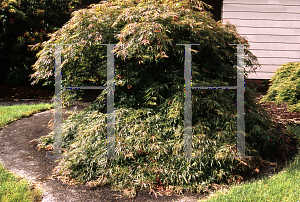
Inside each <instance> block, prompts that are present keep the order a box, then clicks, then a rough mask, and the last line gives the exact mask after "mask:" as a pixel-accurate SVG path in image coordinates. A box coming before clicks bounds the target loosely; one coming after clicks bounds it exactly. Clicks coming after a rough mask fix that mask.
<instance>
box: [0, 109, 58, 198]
mask: <svg viewBox="0 0 300 202" xmlns="http://www.w3.org/2000/svg"><path fill="white" fill-rule="evenodd" d="M50 108H53V104H36V105H25V104H23V105H14V106H0V129H1V128H2V127H4V126H5V125H7V124H9V123H11V122H13V121H15V120H18V119H21V118H22V117H26V116H30V115H32V114H34V113H37V112H40V111H43V110H47V109H50ZM41 193H42V191H41V190H39V189H36V188H33V187H32V186H31V185H30V183H29V182H28V181H27V180H26V179H24V178H21V177H19V176H16V175H14V174H12V173H11V172H9V171H8V170H7V169H5V168H4V167H3V166H2V164H0V201H1V202H15V201H18V202H32V201H38V200H39V198H40V196H41Z"/></svg>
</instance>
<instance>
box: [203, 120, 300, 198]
mask: <svg viewBox="0 0 300 202" xmlns="http://www.w3.org/2000/svg"><path fill="white" fill-rule="evenodd" d="M286 130H287V131H288V133H290V135H292V136H296V137H298V138H300V125H298V126H297V125H290V126H287V128H286ZM299 159H300V155H299V154H298V155H296V157H295V158H294V159H292V160H290V162H289V163H288V165H287V166H286V167H285V169H284V170H283V171H281V172H279V173H277V174H276V175H273V176H272V177H269V178H267V177H264V178H262V179H260V180H256V181H254V182H247V183H245V184H242V185H233V186H232V187H231V188H230V190H223V191H218V192H215V193H214V194H213V195H211V196H210V197H209V198H208V199H205V200H199V202H200V201H208V202H215V201H288V202H292V201H300V189H299V184H300V161H299Z"/></svg>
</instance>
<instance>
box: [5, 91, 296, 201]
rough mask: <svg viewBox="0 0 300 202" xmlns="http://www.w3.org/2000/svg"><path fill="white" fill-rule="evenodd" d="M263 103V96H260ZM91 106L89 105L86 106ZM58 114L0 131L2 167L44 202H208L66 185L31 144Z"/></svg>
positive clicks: (281, 111) (274, 109) (275, 109)
mask: <svg viewBox="0 0 300 202" xmlns="http://www.w3.org/2000/svg"><path fill="white" fill-rule="evenodd" d="M257 99H259V95H258V96H257ZM37 102H51V100H49V99H48V100H37V101H11V100H10V101H6V102H3V101H2V102H0V105H11V104H16V103H28V104H29V103H37ZM83 104H85V106H86V105H88V104H87V103H83ZM262 106H263V107H264V108H265V109H267V110H269V113H270V115H271V116H272V117H273V118H274V120H275V121H276V120H277V119H278V120H282V121H283V120H285V121H298V120H299V114H297V113H289V112H287V111H286V108H284V107H280V106H275V105H273V104H271V103H269V104H265V105H262ZM74 107H75V106H72V107H71V109H70V110H67V109H65V108H64V109H63V112H64V113H63V119H66V118H67V116H68V111H69V112H70V111H71V110H73V109H74ZM77 107H78V108H77V110H82V109H84V106H83V105H78V106H77ZM53 114H54V110H53V109H52V110H48V111H44V112H41V113H37V114H34V115H32V116H30V117H27V118H23V119H21V120H18V121H15V122H13V123H11V124H9V125H7V126H5V127H4V128H3V129H2V130H0V160H1V162H2V164H3V165H4V166H5V167H6V168H8V169H9V170H10V171H12V172H14V173H16V174H19V175H21V176H25V177H26V178H28V179H29V180H30V181H31V183H32V184H33V185H34V186H37V187H41V188H42V189H43V190H44V195H43V198H42V199H41V201H45V202H46V201H47V202H54V201H70V202H71V201H145V202H146V201H161V202H162V201H164V202H165V201H170V202H171V201H178V202H179V201H189V202H190V201H197V200H198V199H200V198H202V199H203V198H206V197H207V195H204V194H190V193H185V194H184V196H179V195H176V194H173V195H171V196H165V195H164V196H159V195H158V196H157V198H156V197H155V196H154V195H149V193H148V192H145V191H139V192H138V194H137V196H136V197H135V198H134V199H126V198H124V197H123V196H122V193H121V192H115V191H111V190H110V187H109V186H104V187H97V188H91V187H88V186H86V185H75V186H70V185H68V184H64V183H63V182H62V181H61V180H59V179H58V178H57V176H55V175H54V174H53V169H54V168H55V167H56V165H57V163H56V162H55V159H51V158H46V156H49V153H47V152H46V151H38V149H37V147H36V144H34V143H31V142H30V141H31V140H33V139H36V138H39V137H41V136H45V135H47V134H48V133H49V132H51V131H52V130H53V124H51V123H53ZM284 165H285V163H284V162H283V161H280V160H277V161H272V162H265V163H262V164H261V166H260V167H259V169H258V170H259V172H256V173H249V175H247V176H245V177H244V180H255V179H258V178H260V177H261V176H271V175H273V174H274V173H276V172H279V171H281V170H282V169H283V167H284ZM224 187H225V188H229V186H219V185H216V186H215V188H216V189H221V188H224Z"/></svg>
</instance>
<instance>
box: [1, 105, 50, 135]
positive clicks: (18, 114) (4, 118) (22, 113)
mask: <svg viewBox="0 0 300 202" xmlns="http://www.w3.org/2000/svg"><path fill="white" fill-rule="evenodd" d="M51 108H53V104H44V103H41V104H34V105H26V104H22V105H13V106H0V129H2V128H3V127H4V126H5V125H7V124H9V123H11V122H13V121H16V120H18V119H20V118H23V117H27V116H30V115H32V114H35V113H38V112H40V111H44V110H47V109H51Z"/></svg>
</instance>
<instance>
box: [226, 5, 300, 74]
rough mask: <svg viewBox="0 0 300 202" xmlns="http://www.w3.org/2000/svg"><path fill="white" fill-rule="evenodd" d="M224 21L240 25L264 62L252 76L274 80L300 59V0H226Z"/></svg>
mask: <svg viewBox="0 0 300 202" xmlns="http://www.w3.org/2000/svg"><path fill="white" fill-rule="evenodd" d="M222 20H223V21H224V22H226V21H228V22H230V23H231V24H234V25H236V27H237V30H238V32H239V34H241V35H242V36H246V37H247V38H248V40H249V44H250V50H251V51H252V52H253V54H254V55H256V56H257V57H258V61H259V63H260V64H261V65H262V67H261V68H260V69H257V70H256V72H257V74H249V77H248V78H249V79H270V78H271V77H272V75H274V72H275V71H276V69H277V68H278V67H280V66H281V65H282V64H285V63H288V62H299V61H300V0H223V8H222Z"/></svg>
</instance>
